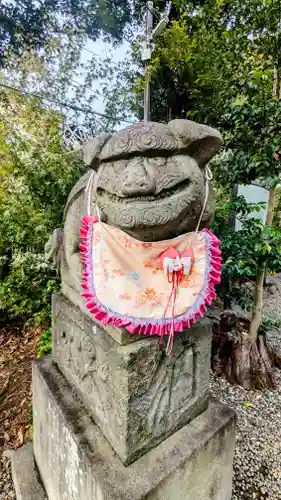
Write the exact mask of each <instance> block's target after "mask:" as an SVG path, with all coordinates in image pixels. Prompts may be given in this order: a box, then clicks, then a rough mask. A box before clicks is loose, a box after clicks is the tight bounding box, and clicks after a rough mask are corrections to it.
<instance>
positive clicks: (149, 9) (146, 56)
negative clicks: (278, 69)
mask: <svg viewBox="0 0 281 500" xmlns="http://www.w3.org/2000/svg"><path fill="white" fill-rule="evenodd" d="M152 31H153V1H152V0H148V1H147V2H146V40H145V48H144V51H143V60H144V61H145V87H144V121H145V122H148V121H150V107H151V96H150V78H149V75H148V67H149V63H150V60H151V54H152V43H151V41H152Z"/></svg>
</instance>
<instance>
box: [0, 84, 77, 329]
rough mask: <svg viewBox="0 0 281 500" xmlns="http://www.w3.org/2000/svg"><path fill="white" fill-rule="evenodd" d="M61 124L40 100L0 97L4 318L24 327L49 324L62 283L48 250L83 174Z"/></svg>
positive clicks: (1, 293)
mask: <svg viewBox="0 0 281 500" xmlns="http://www.w3.org/2000/svg"><path fill="white" fill-rule="evenodd" d="M61 125H62V119H61V117H60V116H59V115H58V114H56V113H54V112H53V111H50V110H47V109H45V108H43V107H42V106H41V105H40V104H38V102H37V101H36V100H34V99H27V98H26V97H21V96H18V95H15V94H13V93H9V92H7V93H4V94H3V93H2V94H1V93H0V153H1V154H0V181H1V182H0V259H1V260H0V313H1V311H2V314H3V315H4V313H5V316H7V315H8V317H9V318H11V319H15V318H17V319H18V320H21V321H23V322H26V321H27V320H29V321H30V320H35V321H37V322H38V323H46V322H47V323H48V322H49V320H50V297H51V294H52V293H53V292H54V291H55V290H57V289H58V287H59V278H58V276H57V274H56V272H55V270H54V269H53V268H52V266H51V265H50V264H49V263H47V262H46V261H45V257H44V246H45V243H46V241H47V239H48V237H49V236H50V234H51V233H52V232H53V230H54V229H55V228H57V227H61V225H62V218H63V210H64V206H65V203H66V200H67V196H68V194H69V192H70V190H71V188H72V187H73V185H74V184H75V182H76V181H77V180H78V178H79V177H80V176H81V175H82V174H83V173H84V171H85V169H84V166H83V163H82V159H81V158H80V157H79V156H78V154H77V153H74V152H72V151H67V150H66V149H65V148H64V147H63V146H62V144H61ZM0 315H1V314H0Z"/></svg>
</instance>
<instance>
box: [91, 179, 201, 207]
mask: <svg viewBox="0 0 281 500" xmlns="http://www.w3.org/2000/svg"><path fill="white" fill-rule="evenodd" d="M190 184H191V183H190V180H189V179H185V180H183V181H182V182H180V183H178V184H176V185H175V186H172V187H168V188H162V189H161V191H160V192H159V193H154V194H153V193H151V194H144V195H141V196H140V195H137V196H136V195H131V196H122V195H120V194H118V195H117V194H115V193H111V192H109V191H106V190H105V189H102V188H98V189H97V195H98V196H100V197H106V198H107V199H108V200H111V201H115V202H118V201H119V202H121V203H122V202H126V203H133V202H138V203H141V202H144V203H145V202H149V201H157V200H164V199H170V198H171V197H173V196H178V195H179V194H182V193H184V191H185V189H186V188H188V187H189V186H190Z"/></svg>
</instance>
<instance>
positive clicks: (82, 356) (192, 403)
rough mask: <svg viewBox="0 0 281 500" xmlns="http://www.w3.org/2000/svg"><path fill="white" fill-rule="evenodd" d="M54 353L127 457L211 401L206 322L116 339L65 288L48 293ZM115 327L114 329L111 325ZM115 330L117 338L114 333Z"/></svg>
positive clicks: (164, 435)
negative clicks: (170, 335) (165, 333)
mask: <svg viewBox="0 0 281 500" xmlns="http://www.w3.org/2000/svg"><path fill="white" fill-rule="evenodd" d="M52 331H53V359H54V361H55V362H56V363H57V365H58V366H59V369H60V371H61V372H62V373H63V374H64V376H65V378H66V379H67V380H68V382H69V384H70V385H71V386H72V387H73V388H74V389H75V390H76V392H77V394H78V395H79V397H80V399H81V401H82V402H83V404H84V405H85V407H86V408H87V409H88V411H89V413H90V414H91V415H92V417H93V419H94V420H95V422H96V424H97V425H98V426H99V428H100V429H101V431H102V433H103V434H104V436H105V437H106V438H107V440H108V441H109V442H110V444H111V446H112V448H113V449H114V451H115V452H116V453H117V455H118V456H119V458H120V459H121V460H122V461H123V463H124V464H129V463H131V462H132V461H133V460H135V459H136V458H138V457H139V456H141V455H142V454H144V453H145V452H147V451H148V450H149V449H151V448H153V447H154V446H156V445H157V444H159V443H160V442H161V441H163V440H164V439H165V438H167V437H168V436H169V435H171V434H172V433H173V432H175V431H176V430H177V429H179V428H181V427H183V426H184V425H185V424H187V423H188V422H189V421H191V420H192V419H193V418H194V417H196V416H197V415H198V414H200V413H202V412H203V411H204V410H205V409H206V408H207V405H208V399H209V370H210V352H211V325H210V322H209V321H208V320H206V319H205V320H204V321H202V322H199V323H198V324H196V325H194V326H193V328H191V329H190V330H187V331H186V332H184V333H182V334H180V335H177V337H176V339H175V343H174V348H173V355H172V356H171V357H168V356H166V353H165V347H164V346H163V345H162V346H161V345H160V343H159V339H158V338H155V337H153V338H150V337H149V338H147V337H146V338H141V339H140V338H139V337H138V336H135V337H136V339H137V341H135V342H132V341H131V337H132V335H130V336H129V335H128V341H127V342H126V337H125V336H123V337H122V339H120V341H121V342H122V344H121V343H119V342H117V341H116V336H114V335H112V329H110V328H105V329H102V328H101V327H98V326H95V324H94V323H93V321H92V320H91V319H90V318H88V316H86V315H85V314H83V312H81V310H80V309H79V308H78V307H76V306H74V305H73V304H72V303H71V302H69V301H68V300H67V299H66V298H65V297H64V296H63V295H61V294H57V295H54V297H53V328H52ZM113 334H114V332H113ZM113 337H114V338H113Z"/></svg>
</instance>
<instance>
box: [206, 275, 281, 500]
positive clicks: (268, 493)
mask: <svg viewBox="0 0 281 500" xmlns="http://www.w3.org/2000/svg"><path fill="white" fill-rule="evenodd" d="M269 281H270V285H271V287H270V290H268V289H267V290H266V292H265V297H264V313H265V316H267V317H269V318H271V319H281V276H280V275H279V276H276V277H274V278H270V280H269ZM268 341H269V343H270V344H271V345H273V346H274V347H275V348H278V351H279V352H281V329H279V330H278V331H273V332H270V334H268ZM276 378H277V385H278V389H277V390H275V391H265V392H259V391H246V390H244V389H243V388H242V387H240V386H231V385H230V384H229V383H228V382H226V380H223V379H218V378H216V377H213V376H212V378H211V390H212V393H213V395H214V396H215V397H216V398H218V399H219V400H220V401H222V402H224V403H226V404H228V405H229V406H231V407H232V408H233V409H234V410H235V411H236V414H237V429H236V443H237V444H236V451H235V459H234V476H233V496H232V500H253V499H266V498H270V499H272V500H273V499H274V500H278V499H281V370H276Z"/></svg>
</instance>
